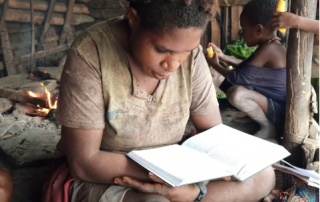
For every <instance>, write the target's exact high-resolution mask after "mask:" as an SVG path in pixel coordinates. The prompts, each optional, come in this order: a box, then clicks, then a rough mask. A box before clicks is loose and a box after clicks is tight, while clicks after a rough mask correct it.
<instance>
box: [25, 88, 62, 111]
mask: <svg viewBox="0 0 320 202" xmlns="http://www.w3.org/2000/svg"><path fill="white" fill-rule="evenodd" d="M40 85H41V86H42V87H44V90H45V96H46V102H47V106H48V107H40V105H37V109H36V110H35V112H36V113H37V114H39V115H47V114H48V113H49V112H50V110H51V109H57V105H58V99H56V100H55V102H54V104H52V97H51V93H50V92H49V91H48V89H47V88H46V87H45V85H44V84H43V83H42V82H41V83H40ZM27 94H28V95H29V96H30V97H42V95H40V94H37V93H34V92H32V91H28V92H27Z"/></svg>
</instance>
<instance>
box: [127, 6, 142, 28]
mask: <svg viewBox="0 0 320 202" xmlns="http://www.w3.org/2000/svg"><path fill="white" fill-rule="evenodd" d="M127 18H128V22H129V26H130V28H131V29H135V28H137V27H139V23H140V18H139V15H138V13H137V11H136V9H134V8H131V7H129V8H128V10H127Z"/></svg>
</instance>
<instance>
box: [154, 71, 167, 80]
mask: <svg viewBox="0 0 320 202" xmlns="http://www.w3.org/2000/svg"><path fill="white" fill-rule="evenodd" d="M168 76H169V75H161V74H157V73H155V72H154V77H155V78H156V79H158V80H163V79H166V78H168Z"/></svg>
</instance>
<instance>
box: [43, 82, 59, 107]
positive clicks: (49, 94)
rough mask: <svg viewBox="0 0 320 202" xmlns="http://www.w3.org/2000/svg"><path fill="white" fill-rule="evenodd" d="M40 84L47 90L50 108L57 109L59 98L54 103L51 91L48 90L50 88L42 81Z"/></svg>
mask: <svg viewBox="0 0 320 202" xmlns="http://www.w3.org/2000/svg"><path fill="white" fill-rule="evenodd" d="M40 85H41V86H42V87H44V90H45V93H46V95H47V102H48V106H49V108H50V109H57V104H58V102H57V101H58V100H56V101H55V102H54V104H52V101H51V93H50V92H49V91H48V89H47V88H46V86H45V85H44V84H43V83H42V82H40Z"/></svg>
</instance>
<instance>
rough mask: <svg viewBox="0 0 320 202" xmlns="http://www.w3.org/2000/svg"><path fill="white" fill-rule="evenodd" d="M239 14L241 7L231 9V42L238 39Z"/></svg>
mask: <svg viewBox="0 0 320 202" xmlns="http://www.w3.org/2000/svg"><path fill="white" fill-rule="evenodd" d="M241 12H242V6H232V7H231V41H233V40H236V39H237V38H239V30H240V14H241Z"/></svg>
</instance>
